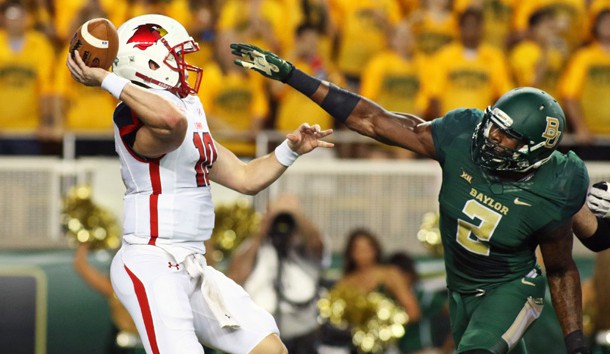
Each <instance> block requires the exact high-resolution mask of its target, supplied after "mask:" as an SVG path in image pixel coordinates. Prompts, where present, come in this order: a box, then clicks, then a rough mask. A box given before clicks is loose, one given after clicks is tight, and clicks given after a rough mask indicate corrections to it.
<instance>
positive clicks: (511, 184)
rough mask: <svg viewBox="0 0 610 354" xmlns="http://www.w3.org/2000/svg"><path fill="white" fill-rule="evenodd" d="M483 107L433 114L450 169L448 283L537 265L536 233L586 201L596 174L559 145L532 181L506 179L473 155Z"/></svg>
mask: <svg viewBox="0 0 610 354" xmlns="http://www.w3.org/2000/svg"><path fill="white" fill-rule="evenodd" d="M482 117H483V112H482V111H480V110H474V109H459V110H455V111H451V112H449V113H447V115H445V117H443V118H438V119H435V120H434V121H433V122H432V136H433V140H434V146H435V148H436V156H437V160H438V161H439V163H440V165H441V167H442V170H443V182H442V187H441V191H440V194H439V204H440V230H441V236H442V240H443V246H444V252H445V267H446V271H447V286H448V287H449V289H450V290H452V291H457V292H464V293H468V292H475V291H477V290H478V289H482V290H488V289H490V288H493V287H495V286H497V285H500V284H503V283H506V282H509V281H511V280H514V279H518V278H521V277H523V276H525V275H526V274H527V273H529V272H530V271H531V270H532V269H533V268H534V267H535V265H536V257H535V253H534V251H535V249H536V246H537V244H538V243H537V240H536V235H537V234H543V233H546V232H549V231H552V230H553V229H555V228H557V227H559V226H560V225H562V224H564V223H565V222H567V221H568V220H569V219H570V218H571V217H572V215H574V214H575V213H576V212H577V211H578V210H579V209H580V208H581V206H582V205H583V203H584V201H585V197H586V192H587V188H588V185H589V178H588V175H587V170H586V168H585V166H584V163H583V162H582V160H580V159H579V158H578V157H577V156H576V155H575V154H574V153H572V152H569V153H568V154H566V155H564V154H562V153H560V152H557V151H555V152H554V153H553V155H552V157H551V159H550V160H549V161H548V162H546V163H545V164H544V165H542V166H541V167H540V168H539V169H538V170H536V171H535V173H534V174H533V176H532V177H531V178H529V179H527V180H526V181H519V182H516V181H507V180H499V179H498V178H496V177H493V176H491V175H489V174H488V173H487V171H486V170H484V169H483V168H481V167H480V166H478V165H477V164H475V163H474V162H473V160H472V158H471V149H472V137H473V132H474V131H475V127H476V126H477V124H479V122H481V119H482Z"/></svg>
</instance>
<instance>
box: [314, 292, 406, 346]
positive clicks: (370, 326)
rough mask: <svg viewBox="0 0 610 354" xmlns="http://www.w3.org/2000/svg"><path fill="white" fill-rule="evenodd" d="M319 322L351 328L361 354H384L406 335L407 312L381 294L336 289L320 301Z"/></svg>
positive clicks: (340, 327)
mask: <svg viewBox="0 0 610 354" xmlns="http://www.w3.org/2000/svg"><path fill="white" fill-rule="evenodd" d="M318 310H319V313H320V315H319V320H320V322H322V323H326V322H328V323H330V324H331V325H332V326H333V327H336V328H339V329H348V328H349V329H351V334H352V342H353V343H354V345H355V346H356V348H357V349H358V351H359V352H360V353H383V352H384V351H385V350H386V349H387V348H388V347H390V346H391V345H392V344H394V343H395V342H396V341H397V340H398V339H399V338H401V337H402V336H403V335H404V334H405V331H404V326H405V324H406V323H407V322H408V320H409V316H407V313H406V312H405V311H404V310H403V309H402V308H401V307H400V306H398V305H396V303H395V302H394V301H393V300H392V299H390V298H388V297H387V296H385V295H384V294H382V293H380V292H376V291H374V292H370V293H368V294H367V293H365V292H363V291H362V290H359V289H355V288H349V287H336V288H334V289H332V290H331V291H330V292H328V293H327V294H326V295H325V296H323V297H322V298H321V299H320V300H319V301H318Z"/></svg>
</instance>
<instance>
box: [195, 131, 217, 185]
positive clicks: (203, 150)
mask: <svg viewBox="0 0 610 354" xmlns="http://www.w3.org/2000/svg"><path fill="white" fill-rule="evenodd" d="M193 143H194V144H195V147H196V148H197V151H199V160H198V161H197V163H196V164H195V172H196V178H197V187H206V186H209V185H210V176H209V174H210V168H211V167H212V164H213V163H214V161H216V157H217V155H216V148H215V147H214V142H213V141H212V136H211V135H210V133H198V132H194V133H193Z"/></svg>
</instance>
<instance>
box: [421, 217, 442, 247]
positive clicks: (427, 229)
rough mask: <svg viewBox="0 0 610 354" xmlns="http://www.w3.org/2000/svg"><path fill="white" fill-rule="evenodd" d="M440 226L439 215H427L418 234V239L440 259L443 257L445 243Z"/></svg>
mask: <svg viewBox="0 0 610 354" xmlns="http://www.w3.org/2000/svg"><path fill="white" fill-rule="evenodd" d="M438 224H439V214H438V213H433V212H429V213H425V214H424V216H423V218H422V223H421V226H420V227H419V231H418V232H417V239H418V240H419V241H420V242H421V243H423V244H424V246H425V247H426V248H427V249H428V250H429V251H430V252H431V253H432V254H433V255H435V256H438V257H440V256H442V255H443V243H442V240H441V231H440V229H439V227H438Z"/></svg>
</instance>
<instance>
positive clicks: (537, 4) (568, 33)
mask: <svg viewBox="0 0 610 354" xmlns="http://www.w3.org/2000/svg"><path fill="white" fill-rule="evenodd" d="M518 4H519V5H518V6H516V8H515V15H514V17H513V20H514V28H515V29H516V30H517V31H526V30H527V26H528V21H529V18H530V16H531V15H532V14H534V13H535V12H536V11H538V10H540V9H542V8H545V7H548V8H550V9H551V10H552V11H553V12H554V14H555V16H556V24H557V26H558V27H559V30H560V32H561V33H560V35H561V37H562V38H563V39H564V40H565V41H566V44H567V45H568V47H569V48H570V49H574V48H577V47H578V46H579V45H580V43H581V42H582V40H583V38H586V33H585V29H586V24H587V17H586V14H587V8H586V6H585V2H584V1H582V0H538V1H519V2H518Z"/></svg>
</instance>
